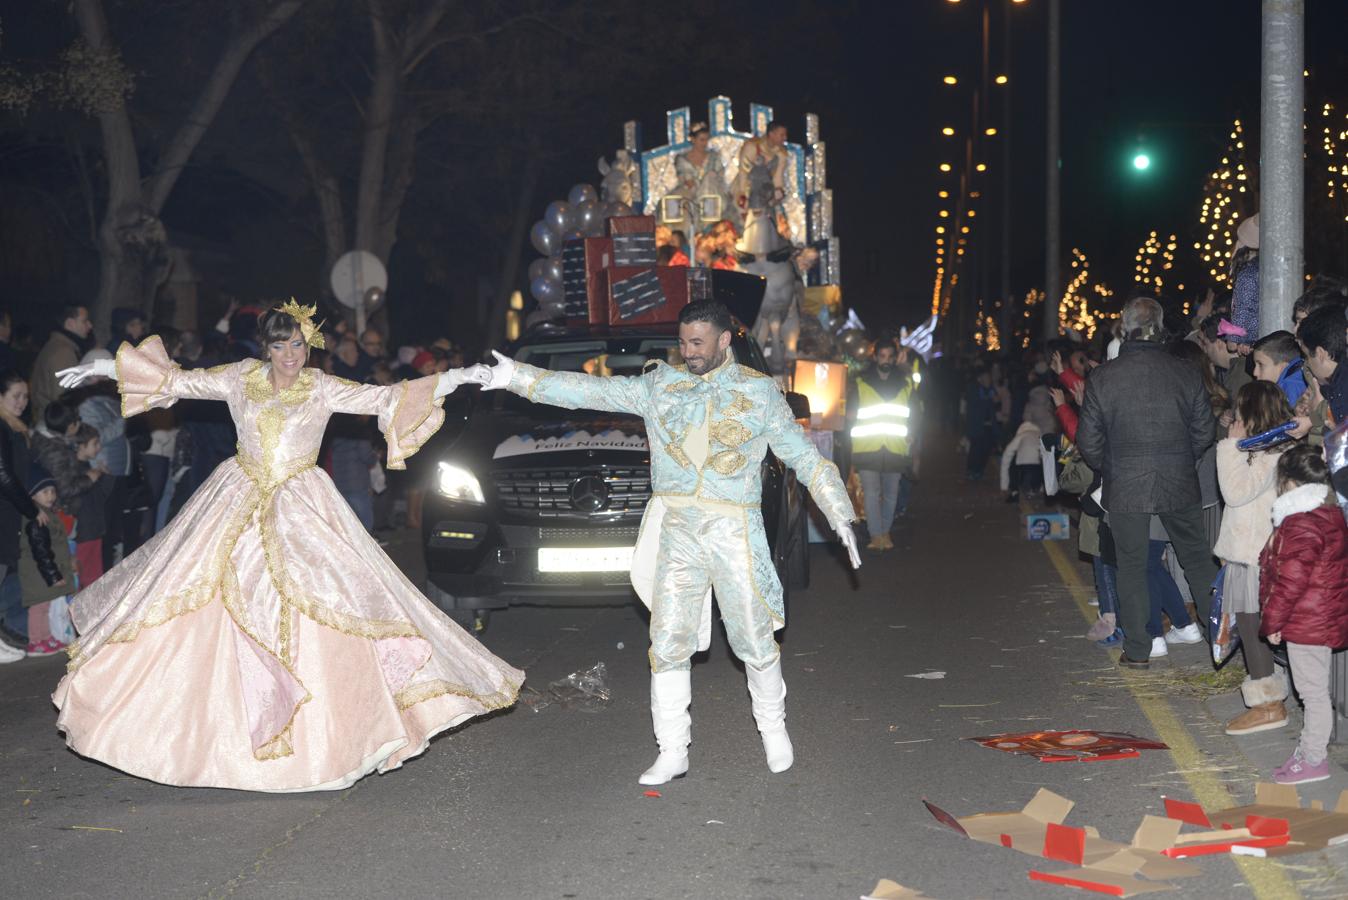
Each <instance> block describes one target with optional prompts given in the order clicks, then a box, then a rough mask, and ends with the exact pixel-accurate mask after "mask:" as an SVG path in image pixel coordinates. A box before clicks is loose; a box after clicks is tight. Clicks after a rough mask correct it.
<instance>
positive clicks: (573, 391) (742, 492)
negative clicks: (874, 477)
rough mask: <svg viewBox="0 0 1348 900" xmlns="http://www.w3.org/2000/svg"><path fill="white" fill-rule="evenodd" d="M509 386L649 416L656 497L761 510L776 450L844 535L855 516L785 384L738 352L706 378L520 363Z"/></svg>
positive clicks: (558, 400) (535, 396)
mask: <svg viewBox="0 0 1348 900" xmlns="http://www.w3.org/2000/svg"><path fill="white" fill-rule="evenodd" d="M509 389H510V390H511V391H512V392H514V393H516V394H519V395H520V396H522V397H526V398H528V399H529V400H532V401H534V402H536V403H546V404H549V405H551V406H561V407H565V408H567V409H596V410H604V411H607V412H622V413H629V414H631V415H635V416H641V417H642V418H644V419H645V420H646V434H647V438H648V440H649V441H650V449H651V489H652V492H653V493H654V494H655V495H656V496H664V497H683V498H689V499H694V500H701V501H707V502H713V503H722V504H727V503H728V504H732V505H735V506H741V507H749V508H753V507H757V506H759V504H760V502H761V500H762V496H763V485H762V479H761V476H760V471H761V464H762V462H763V457H764V455H765V454H766V453H767V451H768V450H769V449H771V450H772V452H773V453H774V454H776V455H777V457H778V458H779V459H780V460H782V462H784V463H786V464H787V465H788V466H790V467H791V468H792V469H793V470H795V473H796V477H797V479H798V480H799V481H800V483H801V484H802V485H804V486H805V487H806V488H808V489H809V491H810V494H811V496H813V497H814V501H815V503H817V504H818V505H819V508H820V509H821V510H822V511H823V513H824V515H825V516H827V517H828V521H829V524H830V525H831V526H832V527H833V528H834V529H835V530H836V529H837V528H838V527H840V526H841V525H843V524H845V523H847V522H851V521H852V520H853V519H854V518H855V515H854V512H853V508H852V502H851V500H850V499H849V498H848V496H847V490H846V488H845V487H844V486H843V481H842V478H841V477H840V476H839V474H838V467H837V466H835V465H834V464H833V463H831V462H829V461H828V460H826V459H824V458H823V457H822V456H820V455H819V451H818V450H817V449H816V448H815V446H814V443H813V442H811V440H810V439H809V437H808V436H807V435H806V434H805V432H804V430H803V429H802V428H801V427H800V425H799V424H797V423H796V420H795V418H793V417H792V415H791V408H790V407H789V406H788V405H787V403H786V397H785V396H783V394H782V392H781V390H780V389H779V388H778V387H777V384H776V382H774V381H773V380H772V379H771V378H768V377H767V376H766V375H763V374H762V373H760V372H757V371H755V370H754V369H751V368H749V367H747V366H742V365H739V364H737V363H736V362H735V360H734V357H733V356H731V357H729V358H727V360H726V362H725V363H723V364H722V365H721V366H720V367H719V368H717V369H715V370H714V371H712V372H709V373H707V374H706V375H703V376H697V375H692V374H690V373H689V372H688V370H687V367H685V366H669V365H666V364H664V363H657V364H656V365H655V366H653V367H652V368H650V369H648V370H647V371H646V372H645V373H643V374H641V375H635V376H625V377H607V378H606V377H600V376H594V375H582V374H579V373H573V372H553V371H550V370H547V369H540V368H537V367H535V366H530V365H527V364H525V363H516V364H515V373H514V375H513V377H512V378H511V382H510V385H509Z"/></svg>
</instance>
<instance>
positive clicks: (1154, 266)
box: [1133, 231, 1179, 293]
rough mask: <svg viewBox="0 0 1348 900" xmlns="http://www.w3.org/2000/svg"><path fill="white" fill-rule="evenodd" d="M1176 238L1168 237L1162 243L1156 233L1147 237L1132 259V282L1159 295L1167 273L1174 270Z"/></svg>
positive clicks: (1173, 236)
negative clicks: (1152, 289)
mask: <svg viewBox="0 0 1348 900" xmlns="http://www.w3.org/2000/svg"><path fill="white" fill-rule="evenodd" d="M1177 241H1178V238H1177V237H1176V236H1175V235H1173V234H1172V235H1170V237H1168V238H1167V239H1166V240H1165V242H1164V243H1162V241H1161V238H1160V237H1159V236H1158V235H1157V233H1156V232H1154V231H1153V232H1152V233H1151V234H1149V235H1147V239H1146V240H1145V241H1143V242H1142V246H1141V247H1138V248H1137V254H1136V255H1135V256H1134V257H1133V262H1134V266H1133V281H1134V282H1135V283H1137V284H1140V285H1143V286H1145V287H1148V288H1155V289H1156V291H1157V293H1160V291H1161V290H1162V288H1164V287H1165V279H1166V278H1167V277H1169V275H1168V273H1169V272H1170V271H1171V270H1172V269H1174V268H1175V248H1176V247H1178V246H1179V244H1178V243H1177Z"/></svg>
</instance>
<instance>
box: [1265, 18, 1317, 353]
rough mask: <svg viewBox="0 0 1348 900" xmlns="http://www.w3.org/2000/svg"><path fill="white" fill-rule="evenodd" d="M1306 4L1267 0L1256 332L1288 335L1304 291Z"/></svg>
mask: <svg viewBox="0 0 1348 900" xmlns="http://www.w3.org/2000/svg"><path fill="white" fill-rule="evenodd" d="M1305 21H1306V19H1305V3H1304V2H1303V0H1264V3H1263V38H1264V39H1263V53H1262V65H1261V73H1260V82H1261V90H1260V109H1261V117H1260V126H1259V331H1260V333H1261V334H1268V333H1270V332H1272V331H1277V330H1278V329H1280V328H1286V327H1287V325H1288V323H1289V322H1290V321H1291V318H1292V303H1293V302H1294V301H1295V300H1296V298H1297V297H1298V296H1299V295H1300V294H1301V292H1302V289H1303V284H1302V273H1303V271H1304V269H1305V262H1306V260H1305V235H1304V233H1303V221H1302V215H1303V207H1304V203H1305V168H1304V163H1303V159H1302V154H1303V152H1304V151H1303V146H1302V145H1303V137H1302V118H1303V115H1302V104H1303V102H1304V94H1305V87H1304V85H1303V83H1302V77H1303V76H1302V71H1303V59H1304V51H1305V47H1304V32H1305Z"/></svg>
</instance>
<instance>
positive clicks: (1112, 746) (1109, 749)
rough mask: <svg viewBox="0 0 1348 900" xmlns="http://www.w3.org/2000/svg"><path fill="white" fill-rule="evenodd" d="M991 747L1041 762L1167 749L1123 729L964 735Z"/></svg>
mask: <svg viewBox="0 0 1348 900" xmlns="http://www.w3.org/2000/svg"><path fill="white" fill-rule="evenodd" d="M965 740H966V741H975V742H977V743H979V744H982V745H983V746H984V747H987V748H988V749H989V750H1001V751H1002V752H1003V753H1019V754H1023V755H1025V756H1033V757H1036V758H1037V759H1039V761H1040V762H1095V761H1098V760H1106V759H1135V758H1136V757H1137V756H1138V755H1139V753H1138V751H1140V750H1168V749H1170V748H1169V747H1167V746H1166V745H1165V744H1162V743H1161V742H1160V741H1152V740H1147V739H1146V738H1140V737H1138V736H1137V735H1135V734H1126V733H1124V732H1121V731H1090V730H1073V731H1025V732H1020V733H1018V734H993V735H989V736H987V737H971V738H965Z"/></svg>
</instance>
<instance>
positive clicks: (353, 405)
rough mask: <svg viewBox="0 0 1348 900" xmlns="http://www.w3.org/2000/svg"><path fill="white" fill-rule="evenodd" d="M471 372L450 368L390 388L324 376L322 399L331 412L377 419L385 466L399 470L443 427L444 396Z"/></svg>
mask: <svg viewBox="0 0 1348 900" xmlns="http://www.w3.org/2000/svg"><path fill="white" fill-rule="evenodd" d="M472 371H473V370H470V369H451V370H450V371H448V372H443V373H441V374H439V375H428V376H426V377H425V378H416V379H413V380H411V381H400V382H398V383H397V384H390V385H374V384H357V383H355V382H354V381H347V380H346V379H345V378H337V377H335V376H332V375H324V376H322V379H323V380H322V385H323V397H324V401H325V402H326V404H327V406H328V409H331V410H332V411H333V412H339V413H355V414H357V415H367V416H378V418H379V430H380V431H381V432H383V435H384V441H385V443H387V444H388V467H389V468H390V469H403V468H406V466H407V463H406V460H407V458H408V457H409V456H411V455H412V454H414V453H416V452H417V451H418V450H420V449H421V447H422V445H423V444H425V443H426V441H428V440H430V438H431V435H433V434H435V433H436V432H437V431H439V430H440V426H441V425H442V424H444V421H445V411H444V408H443V407H444V397H445V396H446V395H448V394H450V393H452V392H453V391H454V389H455V388H456V387H458V386H459V385H460V384H463V383H464V382H466V381H468V380H469V374H470V373H471V372H472Z"/></svg>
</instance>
